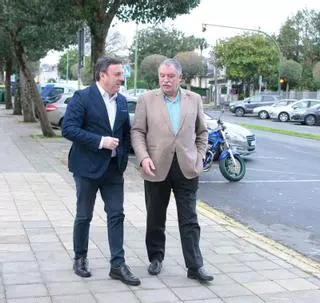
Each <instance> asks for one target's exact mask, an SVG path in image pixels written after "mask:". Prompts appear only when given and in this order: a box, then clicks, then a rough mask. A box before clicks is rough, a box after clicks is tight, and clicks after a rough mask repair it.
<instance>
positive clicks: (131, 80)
mask: <svg viewBox="0 0 320 303" xmlns="http://www.w3.org/2000/svg"><path fill="white" fill-rule="evenodd" d="M127 87H128V89H131V88H134V78H133V77H130V78H128V79H127ZM137 88H150V85H149V84H148V83H147V82H146V81H144V80H137Z"/></svg>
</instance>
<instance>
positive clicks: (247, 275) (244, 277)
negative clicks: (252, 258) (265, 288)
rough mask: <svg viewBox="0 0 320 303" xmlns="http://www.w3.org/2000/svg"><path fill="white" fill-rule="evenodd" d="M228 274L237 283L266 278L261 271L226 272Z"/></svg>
mask: <svg viewBox="0 0 320 303" xmlns="http://www.w3.org/2000/svg"><path fill="white" fill-rule="evenodd" d="M228 275H229V276H230V277H231V278H232V279H233V280H235V281H236V282H238V283H241V284H242V283H249V282H257V281H266V280H268V278H267V277H265V276H264V275H263V274H262V273H260V272H256V271H248V272H239V273H228Z"/></svg>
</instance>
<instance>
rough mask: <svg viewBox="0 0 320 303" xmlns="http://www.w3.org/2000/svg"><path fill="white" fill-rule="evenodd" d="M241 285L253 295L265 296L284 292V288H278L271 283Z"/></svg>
mask: <svg viewBox="0 0 320 303" xmlns="http://www.w3.org/2000/svg"><path fill="white" fill-rule="evenodd" d="M243 285H244V286H245V287H247V288H248V289H250V290H251V291H252V292H253V293H255V294H265V293H274V292H282V291H284V288H282V287H280V286H279V285H278V284H276V283H275V282H272V281H261V282H250V283H243Z"/></svg>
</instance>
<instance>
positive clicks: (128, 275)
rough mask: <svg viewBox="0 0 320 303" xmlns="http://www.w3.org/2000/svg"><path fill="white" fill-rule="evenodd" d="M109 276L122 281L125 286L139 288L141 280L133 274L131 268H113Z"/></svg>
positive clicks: (123, 265) (122, 266)
mask: <svg viewBox="0 0 320 303" xmlns="http://www.w3.org/2000/svg"><path fill="white" fill-rule="evenodd" d="M109 276H110V277H111V278H112V279H115V280H120V281H122V282H123V283H124V284H128V285H133V286H138V285H140V284H141V282H140V280H139V279H138V278H137V277H136V276H135V275H134V274H133V273H132V272H131V270H130V268H129V266H127V265H126V264H122V265H121V266H120V267H111V269H110V273H109Z"/></svg>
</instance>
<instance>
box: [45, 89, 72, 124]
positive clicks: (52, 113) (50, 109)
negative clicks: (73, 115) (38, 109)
mask: <svg viewBox="0 0 320 303" xmlns="http://www.w3.org/2000/svg"><path fill="white" fill-rule="evenodd" d="M72 96H73V93H72V94H62V95H60V97H59V99H58V100H57V101H56V102H54V103H50V104H47V105H46V113H47V117H48V120H49V122H50V124H51V125H53V126H59V127H61V125H62V121H63V117H64V114H65V112H66V109H67V105H68V102H69V101H70V100H71V98H72Z"/></svg>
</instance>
